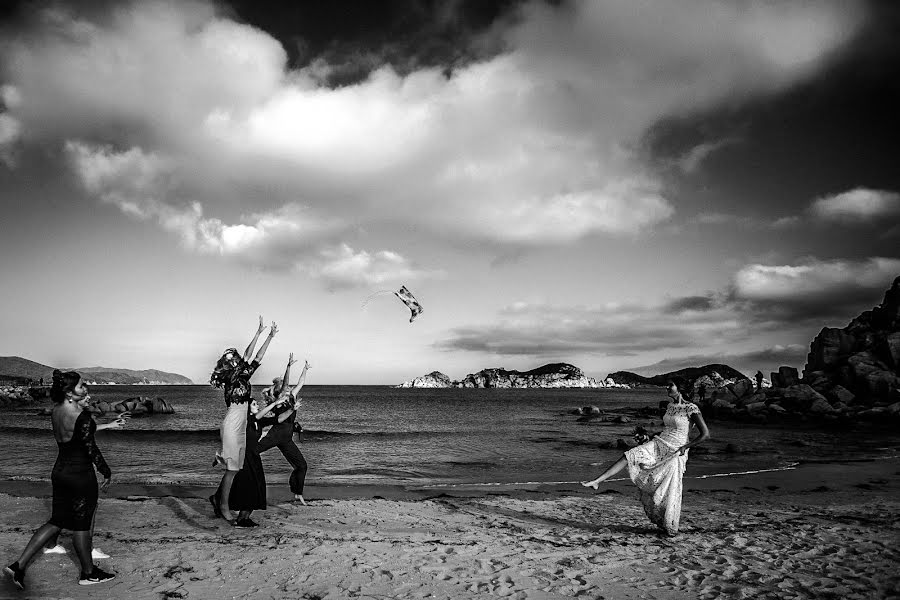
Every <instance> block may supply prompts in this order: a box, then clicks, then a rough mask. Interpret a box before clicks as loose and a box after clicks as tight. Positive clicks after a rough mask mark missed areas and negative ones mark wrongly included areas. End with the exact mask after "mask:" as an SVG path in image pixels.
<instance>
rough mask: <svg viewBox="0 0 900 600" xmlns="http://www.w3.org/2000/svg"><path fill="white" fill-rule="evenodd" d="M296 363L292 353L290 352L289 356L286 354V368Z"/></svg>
mask: <svg viewBox="0 0 900 600" xmlns="http://www.w3.org/2000/svg"><path fill="white" fill-rule="evenodd" d="M296 362H297V361H296V360H295V359H294V353H293V352H291V353H290V354H288V366H291V365H293V364H294V363H296Z"/></svg>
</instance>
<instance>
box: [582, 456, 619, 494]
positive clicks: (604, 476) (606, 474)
mask: <svg viewBox="0 0 900 600" xmlns="http://www.w3.org/2000/svg"><path fill="white" fill-rule="evenodd" d="M627 464H628V459H626V458H625V457H624V456H623V457H622V458H620V459H619V460H617V461H616V462H615V463H613V465H612V466H610V467H609V468H608V469H607V470H605V471H603V474H602V475H600V477H598V478H597V479H593V480H591V481H582V482H581V485H583V486H584V487H590V488H594V489H595V490H596V489H597V488H598V487H600V484H601V483H602V482H604V481H606V480H607V479H609V478H610V477H612V476H613V475H615V474H616V473H618V472H619V471H621V470H622V469H624V468H625V465H627Z"/></svg>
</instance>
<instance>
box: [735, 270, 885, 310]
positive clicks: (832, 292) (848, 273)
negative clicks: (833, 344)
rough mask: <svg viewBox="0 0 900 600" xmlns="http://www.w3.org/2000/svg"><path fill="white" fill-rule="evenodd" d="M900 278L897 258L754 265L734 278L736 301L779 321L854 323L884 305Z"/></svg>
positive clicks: (739, 272) (740, 271) (748, 308)
mask: <svg viewBox="0 0 900 600" xmlns="http://www.w3.org/2000/svg"><path fill="white" fill-rule="evenodd" d="M898 275H900V259H895V258H881V257H873V258H869V259H865V260H861V261H850V260H832V261H821V260H810V261H807V262H804V263H802V264H798V265H761V264H752V265H747V266H745V267H743V268H742V269H740V270H739V271H738V272H737V273H736V274H735V276H734V281H733V291H732V299H733V301H735V302H738V303H741V302H744V303H747V310H748V311H750V312H757V313H759V316H760V317H765V318H774V319H776V321H777V322H789V321H790V320H792V319H803V318H805V319H820V318H822V317H835V318H837V317H840V318H842V319H846V320H849V319H851V318H853V317H855V316H856V315H857V314H858V313H859V312H860V310H862V309H865V308H871V307H872V306H873V305H874V304H875V303H877V302H878V301H880V298H881V296H882V295H883V293H884V290H886V289H887V288H888V287H890V285H891V282H892V281H893V280H894V278H895V277H897V276H898Z"/></svg>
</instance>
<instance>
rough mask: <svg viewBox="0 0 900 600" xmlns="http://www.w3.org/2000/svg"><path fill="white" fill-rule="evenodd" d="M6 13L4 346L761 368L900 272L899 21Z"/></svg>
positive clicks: (734, 12) (665, 12)
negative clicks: (267, 330)
mask: <svg viewBox="0 0 900 600" xmlns="http://www.w3.org/2000/svg"><path fill="white" fill-rule="evenodd" d="M0 6H2V8H0V209H2V215H3V216H2V221H0V257H2V259H0V281H2V286H3V287H2V289H3V294H2V296H0V331H2V332H3V333H2V336H0V355H5V356H8V355H17V356H22V357H25V358H29V359H31V360H35V361H38V362H41V363H44V364H48V365H52V366H98V365H99V366H106V367H120V368H130V369H149V368H154V369H161V370H165V371H171V372H176V373H181V374H183V375H186V376H188V377H190V378H191V379H193V380H194V381H195V382H197V383H202V382H205V381H207V380H208V378H209V373H210V371H211V369H212V366H213V364H214V363H215V360H216V359H217V358H218V356H219V355H220V354H221V352H222V351H223V350H224V349H225V348H227V347H230V346H236V347H239V348H241V349H243V348H244V347H245V346H246V345H247V343H248V342H249V341H250V338H251V337H252V334H253V332H254V331H255V329H256V323H257V319H258V317H259V316H260V315H262V317H263V318H264V319H265V320H266V322H267V323H269V322H271V321H275V322H277V324H278V330H279V332H278V334H277V335H276V337H275V339H274V340H273V341H272V343H271V345H270V347H269V351H268V353H267V355H266V357H265V360H264V364H263V366H262V367H261V368H260V370H259V371H258V375H257V376H256V378H255V380H254V381H258V382H264V381H266V380H268V379H270V378H271V377H274V376H275V375H277V374H279V373H280V372H281V371H282V370H283V368H284V363H285V360H286V359H287V355H288V353H289V352H293V353H294V354H295V356H296V357H298V358H300V359H301V360H302V359H307V360H309V362H310V364H311V365H312V370H311V371H310V376H309V379H308V382H309V383H311V384H379V385H380V384H397V383H400V382H402V381H405V380H408V379H411V378H413V377H416V376H419V375H423V374H425V373H428V372H431V371H434V370H439V371H442V372H444V373H446V374H447V375H449V376H450V377H451V378H454V379H460V378H462V377H464V376H465V375H466V374H468V373H473V372H476V371H478V370H481V369H483V368H489V367H504V368H507V369H518V370H528V369H532V368H535V367H538V366H540V365H543V364H546V363H550V362H569V363H572V364H574V365H576V366H578V367H580V368H581V369H583V370H584V371H585V373H586V374H587V375H589V376H592V377H596V378H603V377H605V376H606V375H607V374H608V373H610V372H613V371H618V370H629V371H634V372H638V373H641V374H644V375H652V374H657V373H662V372H667V371H671V370H674V369H677V368H682V367H686V366H699V365H701V364H708V363H713V362H716V363H726V364H729V365H731V366H733V367H735V368H737V369H739V370H741V371H743V372H744V373H746V374H748V375H752V374H753V373H755V371H756V370H757V369H760V370H762V371H763V372H764V373H766V374H768V373H769V372H770V371H772V370H776V369H777V368H778V367H779V366H780V365H790V366H795V367H797V368H799V369H802V368H803V365H804V364H805V361H806V354H807V352H808V351H809V343H810V341H811V340H812V338H813V337H814V336H815V335H816V334H817V333H818V332H819V331H820V330H821V328H822V327H826V326H827V327H844V326H846V325H847V323H848V322H849V321H850V320H851V319H852V318H854V317H855V316H856V315H858V314H859V313H860V312H861V311H863V310H866V309H869V308H872V307H873V306H875V305H877V304H878V303H880V302H881V300H882V298H883V296H884V292H885V291H886V290H887V289H888V288H889V287H890V285H891V282H892V281H893V279H894V278H895V277H897V276H898V275H900V168H898V158H897V157H898V156H900V119H898V117H897V108H896V107H897V106H900V77H898V74H900V44H897V43H896V41H895V40H896V39H900V7H898V6H896V3H893V2H891V1H890V0H885V1H877V2H876V1H868V2H867V1H864V0H858V1H850V2H848V1H845V0H822V1H820V2H789V1H777V0H759V1H738V0H733V1H729V0H679V1H678V2H670V1H662V0H659V1H650V0H592V1H588V0H582V1H575V0H563V1H555V2H546V1H542V0H540V1H539V0H530V1H529V0H520V1H513V0H506V1H496V0H491V1H488V0H457V1H453V2H439V1H437V0H433V1H426V0H371V1H368V2H365V3H358V2H345V1H342V2H327V3H326V2H312V1H310V2H274V1H255V0H254V1H251V0H246V1H244V0H241V1H237V0H235V1H230V2H226V1H220V2H209V1H178V2H176V1H163V0H160V1H156V0H140V1H135V2H127V1H124V2H123V1H116V2H112V1H97V0H91V1H78V2H75V1H71V2H33V1H19V2H7V3H5V4H3V5H0ZM401 285H405V286H406V287H407V288H409V289H410V290H411V291H412V293H413V294H415V296H416V297H417V298H418V299H419V300H420V302H421V303H422V305H423V306H424V313H423V314H422V315H421V316H420V317H419V318H418V319H417V320H416V321H415V322H413V323H409V322H408V317H409V312H408V311H407V310H406V308H405V307H404V306H403V305H402V304H401V303H400V301H399V300H398V299H396V298H395V297H394V296H392V295H390V294H389V293H386V292H389V291H392V290H396V289H399V287H400V286H401Z"/></svg>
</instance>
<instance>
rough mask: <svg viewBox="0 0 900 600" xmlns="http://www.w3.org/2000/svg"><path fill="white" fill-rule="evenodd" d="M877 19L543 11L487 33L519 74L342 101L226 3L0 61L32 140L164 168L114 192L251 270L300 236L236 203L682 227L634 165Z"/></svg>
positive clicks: (470, 225) (526, 235) (836, 6)
mask: <svg viewBox="0 0 900 600" xmlns="http://www.w3.org/2000/svg"><path fill="white" fill-rule="evenodd" d="M860 10H861V9H860V8H859V6H858V5H856V4H852V3H843V2H836V1H835V2H820V3H771V2H760V3H755V4H753V5H751V6H747V5H745V4H741V3H734V4H732V3H723V2H717V1H711V0H689V1H686V2H679V3H677V5H676V3H659V2H649V1H645V0H641V1H628V2H626V1H615V0H609V1H607V2H588V1H580V2H574V3H568V4H564V5H563V6H560V7H554V6H550V5H549V4H546V3H543V2H531V3H528V4H526V5H525V6H524V8H522V10H521V13H520V14H519V15H517V18H515V19H510V20H509V21H507V22H504V23H503V24H502V25H498V26H497V27H495V28H494V29H493V30H492V31H491V32H490V33H489V34H487V37H489V38H490V41H492V42H494V45H495V46H500V47H502V48H503V49H504V50H503V51H502V52H501V53H499V54H497V55H495V56H493V57H489V58H485V59H483V60H480V61H477V62H473V63H471V64H468V65H466V66H462V67H459V68H456V69H454V71H453V73H452V75H450V76H449V77H447V76H445V75H444V73H443V71H442V70H441V69H439V68H429V69H421V70H418V71H413V72H411V73H409V74H407V75H404V76H401V75H398V74H397V73H396V72H394V70H393V69H391V68H390V67H389V66H383V67H380V68H377V69H375V70H374V71H372V72H371V74H370V75H369V77H368V78H366V79H365V80H363V81H359V82H357V83H355V84H352V85H346V86H343V87H340V88H329V87H326V86H325V85H323V83H322V81H323V73H327V72H328V69H329V65H327V64H322V63H321V61H319V62H314V63H313V64H312V65H311V66H309V67H307V68H304V69H300V70H294V71H291V70H289V69H287V66H286V54H285V51H284V49H283V48H282V47H281V46H280V44H279V43H278V42H277V41H276V40H275V39H273V38H272V37H271V36H269V35H268V34H266V33H265V32H262V31H260V30H257V29H255V28H253V27H250V26H247V25H244V24H240V23H236V22H234V21H233V20H231V19H229V18H228V17H226V16H223V15H221V14H219V13H217V12H216V10H215V9H214V8H213V6H212V5H211V4H208V3H205V2H187V3H178V2H167V1H163V0H160V1H156V2H134V3H131V4H123V5H118V6H117V8H115V9H114V11H113V12H112V14H111V15H109V16H108V18H105V19H104V20H102V22H101V21H97V20H91V19H88V18H85V17H83V16H80V15H77V14H72V13H66V12H63V11H60V10H57V9H54V10H47V11H44V12H43V13H42V14H41V16H40V18H39V19H38V20H37V25H36V26H35V27H34V28H32V29H31V30H30V31H28V32H26V33H23V34H21V35H17V36H15V37H7V38H6V39H3V40H0V50H2V52H0V56H2V57H3V58H2V59H0V60H2V62H3V64H2V67H3V72H4V74H5V76H6V77H7V78H8V79H9V82H8V83H9V84H10V85H14V86H15V89H16V90H17V92H18V94H19V96H20V102H19V103H18V104H17V105H16V106H14V107H10V108H9V117H8V119H15V123H18V124H20V126H21V129H22V134H23V135H26V136H27V137H28V138H29V139H34V140H42V141H47V140H50V141H53V140H58V141H62V140H73V141H74V143H76V144H85V145H88V146H97V145H105V144H112V145H113V146H114V147H117V148H133V149H135V150H132V151H130V152H140V153H142V156H143V157H144V158H145V159H146V158H147V157H151V156H152V157H156V158H157V159H158V161H159V165H158V166H162V165H164V168H160V169H159V170H153V171H152V172H143V171H141V170H140V165H138V164H130V165H129V166H128V168H129V169H136V170H135V171H134V174H135V175H136V176H137V178H138V179H137V180H136V181H131V180H130V179H128V178H127V177H106V178H104V179H103V185H102V189H100V188H98V189H97V193H99V194H101V195H102V196H103V198H105V199H107V200H108V201H111V202H114V203H115V204H116V205H117V206H120V207H121V208H122V209H123V210H124V211H126V212H129V213H131V214H135V215H138V216H141V215H143V216H144V217H147V216H151V215H149V213H148V212H147V211H150V213H153V214H152V216H153V217H154V218H155V219H156V221H158V222H159V223H160V224H162V225H163V226H164V227H166V228H168V229H170V230H172V231H176V232H177V233H179V234H180V235H181V236H182V238H183V239H184V240H185V242H186V244H187V245H188V247H193V248H197V249H205V248H208V247H211V248H214V249H218V250H219V251H220V252H222V253H223V254H229V253H243V254H244V255H245V256H248V257H252V256H253V252H254V249H258V248H259V247H260V245H261V244H263V240H269V239H271V238H272V237H273V235H274V234H273V233H272V231H273V230H277V231H282V230H284V229H285V228H287V230H289V229H290V227H291V225H285V223H287V222H291V223H293V222H294V221H295V220H296V218H297V215H293V216H285V214H284V213H281V212H278V211H277V210H276V211H274V212H273V210H272V201H273V199H272V198H262V199H254V198H249V197H240V198H239V200H240V201H241V202H242V203H244V204H243V205H242V206H244V209H245V211H246V212H249V213H254V214H256V213H259V214H269V213H272V214H273V215H276V216H273V217H272V219H273V221H272V222H271V223H270V221H265V220H264V219H251V222H248V223H242V224H236V225H224V224H222V223H219V222H217V221H216V218H217V216H218V205H219V204H221V203H225V202H235V201H237V200H236V199H235V198H233V197H231V198H229V197H228V194H222V190H223V188H224V189H228V190H233V189H237V188H239V189H258V188H271V187H277V189H279V190H281V193H282V194H283V196H285V197H287V198H303V199H304V204H305V205H306V206H308V208H309V210H310V212H311V213H312V214H316V215H319V216H318V217H316V218H318V219H320V220H321V221H324V222H325V223H330V222H332V221H336V222H348V221H350V220H353V221H354V222H359V223H366V222H380V223H391V224H394V226H399V227H405V228H407V229H410V228H415V229H417V230H418V229H422V230H430V231H439V232H441V233H442V234H443V233H449V234H453V235H456V236H462V237H466V238H476V239H487V240H495V241H499V242H507V243H515V244H542V243H566V242H570V241H573V240H576V239H578V238H581V237H583V236H587V235H591V234H607V235H608V234H620V233H627V234H633V233H635V232H640V231H642V230H645V229H647V228H652V227H653V226H654V225H656V224H659V223H661V222H663V221H665V220H667V219H669V218H670V217H671V216H672V214H673V213H674V211H675V207H674V206H672V205H671V203H670V201H669V200H668V199H667V197H666V193H665V189H664V188H663V186H662V183H661V182H660V181H659V180H657V179H656V178H655V177H654V176H653V175H652V173H651V172H650V171H649V170H648V168H647V167H646V166H645V165H644V164H643V162H642V159H641V157H640V155H639V153H637V152H636V151H635V150H633V149H634V148H637V147H639V145H640V144H639V141H640V139H641V137H642V136H643V135H644V134H645V132H646V131H647V130H648V129H649V128H650V127H651V126H652V125H653V124H654V123H656V122H657V121H658V120H659V119H661V118H665V117H670V116H673V115H679V114H684V113H686V112H691V111H696V110H702V109H704V108H709V107H711V106H714V105H716V104H718V103H722V102H733V101H735V100H742V99H745V98H749V97H754V96H759V95H763V94H768V93H772V92H775V91H778V90H781V89H784V88H785V87H786V86H789V85H791V84H792V83H795V82H797V81H799V80H802V79H803V78H804V77H806V76H808V75H809V74H811V73H814V72H815V71H816V70H817V69H818V68H819V66H820V65H821V64H822V62H823V61H824V60H826V58H827V57H830V56H833V55H834V53H835V51H836V50H838V49H840V48H841V47H842V46H843V45H844V44H845V43H846V42H847V41H848V40H850V39H851V38H852V37H853V35H854V34H855V32H856V31H858V29H859V27H860V25H861V15H860V14H859V11H860ZM498 42H499V43H498ZM6 129H7V130H8V129H9V123H7V126H6ZM17 135H18V133H17ZM7 137H9V136H8V134H7ZM712 149H713V148H711V147H710V148H704V149H702V151H698V152H699V153H700V154H703V153H708V152H709V151H712ZM700 154H698V156H697V157H695V158H696V160H700V159H702V157H701V156H700ZM120 158H122V160H125V158H127V157H120ZM109 160H112V159H109ZM131 160H133V161H135V162H140V161H137V160H136V159H135V158H134V157H131ZM98 161H99V159H98ZM107 166H108V167H111V165H107ZM94 167H95V168H97V169H100V170H101V173H102V168H103V165H102V164H97V165H94ZM118 167H119V168H122V169H125V168H126V165H125V164H119V165H118ZM91 176H92V175H91V173H90V172H88V173H87V174H86V177H87V179H85V183H86V184H87V185H88V186H89V188H90V185H91V181H92V180H91V179H90V177H91ZM147 177H150V178H169V179H170V180H171V181H174V182H176V183H177V187H178V188H179V189H186V190H190V196H191V198H192V203H187V204H182V205H178V204H177V203H172V202H167V201H164V200H162V199H160V200H159V201H158V202H156V203H152V202H147V201H140V202H135V201H133V198H132V197H133V196H134V194H135V193H140V194H144V192H146V190H143V189H137V190H136V189H135V186H138V187H140V186H142V185H144V184H149V183H152V182H149V181H147V180H146V179H143V178H147ZM154 181H156V180H155V179H154ZM215 181H218V182H220V184H221V185H219V186H216V185H214V184H213V183H212V182H215ZM229 184H232V185H229ZM142 197H144V198H146V197H149V196H147V195H146V194H144V195H143V196H142ZM128 198H132V200H128ZM280 201H282V202H283V203H284V204H288V203H289V202H290V200H287V199H284V198H281V199H280ZM179 206H180V207H181V208H178V207H179ZM286 210H288V212H290V209H286ZM204 214H210V215H216V216H209V217H204V216H203V215H204ZM306 218H307V219H308V218H309V217H308V216H307V217H306ZM278 219H281V221H279V224H277V225H276V224H275V223H274V220H278ZM313 220H315V219H313ZM263 221H265V222H263ZM320 225H321V224H320ZM305 226H306V225H302V226H301V225H298V227H305ZM273 228H274V229H273ZM313 228H314V229H315V226H314V227H313ZM276 237H277V236H276ZM332 248H334V247H332ZM320 250H321V248H320ZM336 252H337V254H338V255H340V254H341V252H340V251H336ZM264 255H265V253H261V254H260V256H264ZM368 258H369V260H372V261H375V262H376V263H377V262H379V261H381V262H383V263H384V264H389V263H390V259H387V258H382V259H379V258H378V255H377V254H376V255H371V256H369V257H368ZM357 260H359V259H357ZM350 262H353V261H350ZM353 264H356V263H353ZM347 268H348V269H349V270H348V271H346V272H350V271H352V268H350V267H347ZM376 270H377V269H376ZM336 272H344V271H341V270H340V269H338V270H337V271H336Z"/></svg>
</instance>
